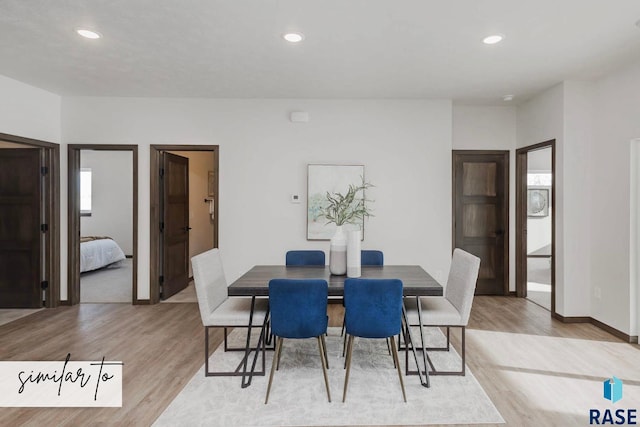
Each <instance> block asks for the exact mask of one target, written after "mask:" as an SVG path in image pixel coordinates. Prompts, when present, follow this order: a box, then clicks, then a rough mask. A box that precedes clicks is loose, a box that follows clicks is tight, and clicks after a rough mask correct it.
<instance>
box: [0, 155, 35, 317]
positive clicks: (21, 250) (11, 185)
mask: <svg viewBox="0 0 640 427" xmlns="http://www.w3.org/2000/svg"><path fill="white" fill-rule="evenodd" d="M41 177H42V175H41V172H40V150H39V149H37V148H24V149H22V148H19V149H0V308H36V307H42V290H41V287H40V282H41V277H42V270H41V269H42V259H41V257H42V230H41V228H40V226H41V219H40V216H41V208H40V198H41V191H42V190H41V186H40V181H41Z"/></svg>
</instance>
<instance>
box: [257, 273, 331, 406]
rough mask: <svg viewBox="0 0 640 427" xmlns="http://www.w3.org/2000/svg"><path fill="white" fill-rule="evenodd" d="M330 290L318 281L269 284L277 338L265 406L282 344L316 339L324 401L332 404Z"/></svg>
mask: <svg viewBox="0 0 640 427" xmlns="http://www.w3.org/2000/svg"><path fill="white" fill-rule="evenodd" d="M328 293H329V287H328V285H327V281H326V280H321V279H272V280H271V281H269V306H270V310H271V332H272V333H273V335H274V336H275V337H276V350H275V352H274V355H273V363H272V365H271V374H270V375H269V385H268V386H267V397H266V398H265V400H264V403H265V404H266V403H267V402H268V401H269V392H270V391H271V383H272V381H273V374H274V372H275V370H276V369H277V367H278V365H279V364H280V356H281V353H282V343H283V341H284V339H285V338H287V339H301V338H317V340H318V348H319V349H320V360H321V362H322V372H323V374H324V383H325V387H326V389H327V398H328V399H329V402H331V393H330V392H329V378H328V377H327V368H328V367H329V366H328V362H327V347H326V343H325V340H324V336H325V334H326V333H327V324H328V318H327V296H328Z"/></svg>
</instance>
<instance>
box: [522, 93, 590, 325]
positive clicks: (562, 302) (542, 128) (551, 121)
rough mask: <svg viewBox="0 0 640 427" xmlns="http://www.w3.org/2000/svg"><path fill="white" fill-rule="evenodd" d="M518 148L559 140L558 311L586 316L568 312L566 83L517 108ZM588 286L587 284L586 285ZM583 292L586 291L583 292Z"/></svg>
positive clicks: (557, 197) (557, 207) (557, 179)
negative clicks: (564, 185)
mask: <svg viewBox="0 0 640 427" xmlns="http://www.w3.org/2000/svg"><path fill="white" fill-rule="evenodd" d="M516 117H517V118H516V122H517V142H516V146H517V148H521V147H527V146H529V145H533V144H538V143H540V142H544V141H548V140H551V139H555V140H556V176H555V177H554V179H555V180H556V206H555V208H556V259H555V262H556V282H555V284H556V312H557V313H558V314H560V315H563V316H586V315H588V309H587V313H581V314H570V313H568V312H567V311H566V307H565V306H566V303H567V299H570V297H569V298H568V297H567V296H566V295H565V282H566V278H565V276H564V262H565V258H566V257H565V253H564V235H563V233H564V224H565V220H564V217H563V212H564V203H563V200H562V199H563V197H564V192H563V190H562V186H563V182H564V180H563V176H562V174H563V171H564V168H563V166H562V161H563V158H564V155H563V148H564V86H563V84H560V85H556V86H554V87H552V88H550V89H547V90H546V91H544V92H542V93H540V94H539V95H537V96H536V97H534V98H532V99H530V100H529V101H527V102H525V103H523V104H521V105H519V106H518V108H517V114H516ZM587 289H588V286H587ZM583 292H584V291H583Z"/></svg>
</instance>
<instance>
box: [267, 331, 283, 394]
mask: <svg viewBox="0 0 640 427" xmlns="http://www.w3.org/2000/svg"><path fill="white" fill-rule="evenodd" d="M282 341H283V338H280V337H276V351H274V352H273V362H272V363H271V373H270V374H269V384H268V385H267V397H266V398H265V399H264V404H265V405H266V404H267V403H268V402H269V393H270V392H271V383H272V382H273V373H274V372H275V367H276V364H277V363H278V361H279V360H278V359H280V357H279V355H280V349H281V348H282Z"/></svg>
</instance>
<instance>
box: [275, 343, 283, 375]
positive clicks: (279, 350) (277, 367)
mask: <svg viewBox="0 0 640 427" xmlns="http://www.w3.org/2000/svg"><path fill="white" fill-rule="evenodd" d="M282 347H284V342H283V343H281V344H280V348H279V349H277V350H276V351H277V353H278V365H277V366H276V371H279V370H280V358H281V357H282ZM274 360H275V359H274Z"/></svg>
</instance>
